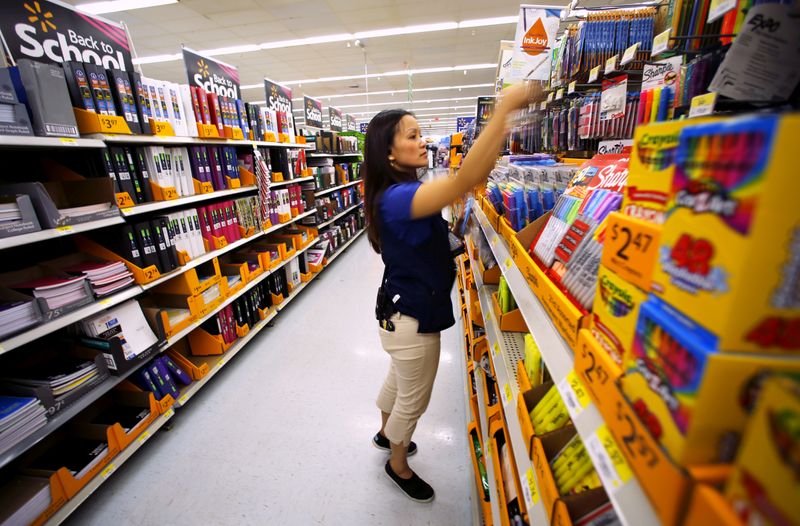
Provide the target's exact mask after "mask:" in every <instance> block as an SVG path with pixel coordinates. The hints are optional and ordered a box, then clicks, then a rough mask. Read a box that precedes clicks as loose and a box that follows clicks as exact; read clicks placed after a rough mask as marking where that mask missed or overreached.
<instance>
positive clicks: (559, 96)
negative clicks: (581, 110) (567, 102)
mask: <svg viewBox="0 0 800 526" xmlns="http://www.w3.org/2000/svg"><path fill="white" fill-rule="evenodd" d="M563 98H564V88H559V90H558V91H556V100H561V99H563Z"/></svg>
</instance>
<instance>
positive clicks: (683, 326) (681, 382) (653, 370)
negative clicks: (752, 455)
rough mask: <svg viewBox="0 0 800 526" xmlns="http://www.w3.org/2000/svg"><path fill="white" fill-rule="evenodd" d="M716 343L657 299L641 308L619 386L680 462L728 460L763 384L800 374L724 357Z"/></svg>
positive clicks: (772, 361) (781, 364)
mask: <svg viewBox="0 0 800 526" xmlns="http://www.w3.org/2000/svg"><path fill="white" fill-rule="evenodd" d="M714 340H715V337H714V335H712V334H711V333H709V332H708V331H707V330H706V329H704V328H703V327H701V326H700V325H699V324H697V323H696V322H694V321H693V320H691V319H689V318H688V317H687V316H685V315H683V314H682V313H680V312H678V311H677V310H676V309H674V308H673V307H671V306H670V305H668V304H666V303H665V302H664V301H662V300H660V299H659V298H657V297H654V296H652V295H651V296H650V297H649V298H648V299H647V301H645V302H644V303H643V304H642V306H641V309H640V312H639V320H638V322H637V324H636V333H635V335H634V339H633V346H632V348H631V354H630V358H629V360H628V363H627V365H626V367H625V368H624V370H625V372H624V374H623V376H622V378H621V380H620V383H621V387H622V391H623V393H625V395H626V397H627V398H628V400H629V401H630V403H631V405H632V406H633V408H634V409H635V410H636V412H637V414H638V416H639V418H640V420H641V421H642V422H643V423H644V425H645V426H646V427H647V428H648V429H649V431H650V434H651V435H653V438H655V439H656V440H657V441H658V442H660V443H661V445H662V446H663V447H664V449H665V451H666V452H667V453H668V454H669V456H670V457H671V458H672V459H673V460H674V461H675V462H677V463H679V464H683V465H690V464H705V463H718V462H730V461H732V460H733V455H734V453H735V449H736V445H737V444H738V443H739V440H740V438H741V433H742V431H743V430H744V427H745V425H746V423H747V419H748V416H749V415H750V414H751V413H752V410H753V408H754V404H755V402H756V400H757V397H758V394H759V392H760V390H761V385H762V383H763V382H764V381H765V380H766V379H768V378H769V377H771V376H774V375H776V374H800V360H796V359H791V358H788V357H784V356H776V355H765V354H760V353H753V354H746V353H722V352H718V351H716V350H715V349H714V348H713V344H714Z"/></svg>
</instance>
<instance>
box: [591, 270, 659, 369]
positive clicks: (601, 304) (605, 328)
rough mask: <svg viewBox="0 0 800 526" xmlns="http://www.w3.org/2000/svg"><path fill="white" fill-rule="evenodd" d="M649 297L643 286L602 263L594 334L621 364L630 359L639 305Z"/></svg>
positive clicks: (595, 309)
mask: <svg viewBox="0 0 800 526" xmlns="http://www.w3.org/2000/svg"><path fill="white" fill-rule="evenodd" d="M646 299H647V294H646V293H645V292H644V291H642V289H640V288H639V287H637V286H636V285H633V284H631V283H629V282H628V281H627V280H625V279H623V278H621V277H619V276H617V274H616V273H615V272H613V271H611V270H609V269H608V268H606V267H605V266H603V265H600V267H599V268H598V272H597V291H596V292H595V295H594V305H593V306H592V325H591V328H592V334H593V335H594V337H595V339H596V340H597V342H598V343H599V344H600V345H601V346H602V347H603V348H604V349H605V350H606V352H608V353H609V355H610V356H611V357H612V358H613V360H614V361H615V362H616V363H617V364H618V365H622V364H623V362H625V361H627V355H628V352H629V350H630V348H631V344H632V343H633V335H634V333H635V332H636V320H637V319H638V318H639V307H640V306H641V304H642V303H643V302H644V301H645V300H646Z"/></svg>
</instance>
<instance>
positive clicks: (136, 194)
mask: <svg viewBox="0 0 800 526" xmlns="http://www.w3.org/2000/svg"><path fill="white" fill-rule="evenodd" d="M108 150H109V151H110V152H111V160H112V161H113V163H114V171H115V172H116V174H117V177H118V179H119V186H120V188H121V189H122V191H123V192H128V195H130V196H131V199H133V201H134V202H135V203H137V204H138V203H142V202H144V194H143V192H142V188H141V185H140V184H139V182H138V181H137V180H136V178H135V177H134V176H132V175H131V172H130V170H129V169H128V163H127V161H126V156H125V151H124V150H123V149H122V148H121V147H119V146H112V147H111V148H109V149H108Z"/></svg>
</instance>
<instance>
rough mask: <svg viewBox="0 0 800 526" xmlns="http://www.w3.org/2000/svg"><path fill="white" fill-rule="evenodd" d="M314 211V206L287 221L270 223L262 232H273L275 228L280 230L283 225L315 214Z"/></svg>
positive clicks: (315, 211)
mask: <svg viewBox="0 0 800 526" xmlns="http://www.w3.org/2000/svg"><path fill="white" fill-rule="evenodd" d="M316 213H317V209H316V208H312V209H311V210H307V211H305V212H303V213H302V214H299V215H297V216H295V217H293V218H292V219H290V220H289V221H287V222H285V223H278V224H277V225H272V226H271V227H269V228H268V229H266V230H264V233H265V234H269V233H270V232H275V231H276V230H280V229H281V228H283V227H285V226H287V225H291V224H292V223H296V222H298V221H300V220H301V219H303V218H304V217H308V216H310V215H313V214H316Z"/></svg>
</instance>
